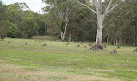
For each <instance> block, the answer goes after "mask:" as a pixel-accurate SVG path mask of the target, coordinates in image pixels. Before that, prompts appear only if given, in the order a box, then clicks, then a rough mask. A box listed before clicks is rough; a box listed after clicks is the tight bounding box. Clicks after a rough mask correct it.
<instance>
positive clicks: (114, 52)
mask: <svg viewBox="0 0 137 81" xmlns="http://www.w3.org/2000/svg"><path fill="white" fill-rule="evenodd" d="M116 53H118V52H117V50H116V49H113V50H112V51H111V52H110V54H113V55H115V54H116Z"/></svg>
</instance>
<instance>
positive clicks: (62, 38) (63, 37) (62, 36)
mask: <svg viewBox="0 0 137 81" xmlns="http://www.w3.org/2000/svg"><path fill="white" fill-rule="evenodd" d="M64 39H65V34H64V33H63V32H61V40H62V41H64Z"/></svg>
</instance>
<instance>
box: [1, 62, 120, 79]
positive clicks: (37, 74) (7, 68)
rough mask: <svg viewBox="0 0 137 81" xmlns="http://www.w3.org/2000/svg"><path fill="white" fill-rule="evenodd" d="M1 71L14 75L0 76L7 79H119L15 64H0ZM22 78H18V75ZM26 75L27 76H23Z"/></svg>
mask: <svg viewBox="0 0 137 81" xmlns="http://www.w3.org/2000/svg"><path fill="white" fill-rule="evenodd" d="M0 68H1V69H0V70H1V73H3V74H4V73H7V74H10V75H14V76H16V77H9V76H0V78H2V79H4V80H6V81H8V80H9V79H11V80H14V81H92V80H98V81H120V80H118V79H114V78H105V77H98V76H95V75H94V76H91V75H80V74H70V73H61V72H51V71H41V70H38V71H26V70H25V68H26V67H22V66H15V65H11V64H2V65H0ZM17 76H18V77H24V78H18V77H17ZM25 77H27V78H25Z"/></svg>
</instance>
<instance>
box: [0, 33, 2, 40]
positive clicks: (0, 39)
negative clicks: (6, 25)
mask: <svg viewBox="0 0 137 81" xmlns="http://www.w3.org/2000/svg"><path fill="white" fill-rule="evenodd" d="M0 40H2V38H1V32H0Z"/></svg>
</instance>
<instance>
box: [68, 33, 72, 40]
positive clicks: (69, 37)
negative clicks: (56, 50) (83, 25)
mask: <svg viewBox="0 0 137 81" xmlns="http://www.w3.org/2000/svg"><path fill="white" fill-rule="evenodd" d="M68 42H71V33H69V36H68Z"/></svg>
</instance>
